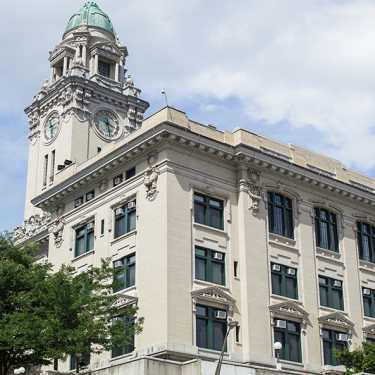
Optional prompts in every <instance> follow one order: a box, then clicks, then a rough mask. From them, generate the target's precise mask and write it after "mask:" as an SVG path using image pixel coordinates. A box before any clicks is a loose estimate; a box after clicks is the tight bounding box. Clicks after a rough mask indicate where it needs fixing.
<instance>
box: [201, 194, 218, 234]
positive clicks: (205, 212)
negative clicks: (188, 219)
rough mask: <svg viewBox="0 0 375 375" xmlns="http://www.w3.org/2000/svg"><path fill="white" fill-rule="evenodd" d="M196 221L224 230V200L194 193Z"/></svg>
mask: <svg viewBox="0 0 375 375" xmlns="http://www.w3.org/2000/svg"><path fill="white" fill-rule="evenodd" d="M194 221H195V222H196V223H199V224H203V225H207V226H209V227H213V228H216V229H220V230H224V201H223V200H221V199H216V198H212V197H209V196H207V195H203V194H200V193H194Z"/></svg>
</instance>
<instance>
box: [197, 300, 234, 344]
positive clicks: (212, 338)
mask: <svg viewBox="0 0 375 375" xmlns="http://www.w3.org/2000/svg"><path fill="white" fill-rule="evenodd" d="M218 314H223V318H222V319H220V318H218ZM226 314H227V312H226V311H225V310H223V309H217V308H214V307H209V306H203V305H197V310H196V340H197V346H198V347H199V348H205V349H211V350H217V351H221V349H222V347H223V343H224V338H225V335H226V332H227V318H226ZM224 350H226V348H224Z"/></svg>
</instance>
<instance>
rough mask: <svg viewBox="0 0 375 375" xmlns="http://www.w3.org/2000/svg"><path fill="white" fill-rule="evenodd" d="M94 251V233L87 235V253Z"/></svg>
mask: <svg viewBox="0 0 375 375" xmlns="http://www.w3.org/2000/svg"><path fill="white" fill-rule="evenodd" d="M93 249H94V232H90V233H88V234H87V249H86V251H91V250H93Z"/></svg>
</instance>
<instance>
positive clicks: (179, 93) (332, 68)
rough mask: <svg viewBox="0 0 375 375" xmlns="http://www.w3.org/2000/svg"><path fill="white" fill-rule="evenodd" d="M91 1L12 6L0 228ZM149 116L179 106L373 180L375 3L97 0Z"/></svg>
mask: <svg viewBox="0 0 375 375" xmlns="http://www.w3.org/2000/svg"><path fill="white" fill-rule="evenodd" d="M81 3H83V0H48V1H47V0H33V1H25V0H12V1H7V2H3V3H2V4H1V13H2V15H3V16H2V20H1V23H0V45H1V46H2V54H1V57H0V88H1V89H0V131H1V133H0V194H1V197H2V199H1V201H0V232H1V231H3V230H8V229H12V228H14V226H15V225H17V224H19V223H21V222H22V221H23V208H24V195H25V185H26V170H27V147H28V141H27V121H26V117H25V115H24V113H23V109H24V108H25V107H26V106H27V105H29V104H30V103H31V100H32V98H33V96H34V95H35V93H36V92H37V90H38V89H39V88H40V87H41V85H42V83H43V81H44V80H45V79H48V77H49V66H48V52H49V51H50V50H52V49H53V48H54V46H55V45H56V44H57V43H59V41H60V40H61V37H62V34H63V31H64V28H65V26H66V23H67V21H68V19H69V17H70V16H71V15H72V14H73V13H74V12H75V11H76V10H77V9H78V8H79V7H80V5H81ZM98 4H99V5H100V6H101V8H102V9H103V10H104V11H106V12H107V13H108V14H109V15H110V17H111V19H112V22H113V24H114V26H115V29H116V31H117V34H118V35H119V38H120V40H121V41H122V42H123V43H124V44H125V45H126V46H127V47H128V50H129V53H130V56H129V59H128V69H129V73H131V74H132V76H133V78H134V81H135V83H136V85H137V86H138V87H140V88H141V89H142V90H143V98H144V99H146V100H148V101H149V102H150V103H151V107H150V110H149V113H152V112H153V111H156V110H157V109H159V108H160V107H162V106H163V105H164V103H163V98H162V96H161V94H160V92H161V90H162V88H165V89H166V90H167V93H168V98H169V104H170V105H172V106H174V107H177V108H179V109H181V110H183V111H185V112H186V113H187V115H188V116H189V117H190V118H192V119H194V120H196V121H200V122H203V123H207V124H214V125H216V126H217V127H218V128H219V129H223V130H224V129H225V130H229V131H231V130H233V129H234V128H235V127H243V128H247V129H249V130H251V131H253V132H256V133H259V134H262V135H265V136H268V137H271V138H273V139H276V140H278V141H280V142H283V143H291V144H296V145H300V146H303V147H306V148H309V149H311V150H314V151H316V152H320V153H323V154H326V155H328V156H331V157H333V158H335V159H338V160H340V161H342V162H343V163H344V164H345V165H347V166H348V167H349V168H352V169H355V170H358V171H360V172H362V173H365V174H367V175H371V176H375V2H374V1H373V0H371V1H369V0H340V1H338V0H304V1H301V0H232V1H227V0H189V1H176V0H98Z"/></svg>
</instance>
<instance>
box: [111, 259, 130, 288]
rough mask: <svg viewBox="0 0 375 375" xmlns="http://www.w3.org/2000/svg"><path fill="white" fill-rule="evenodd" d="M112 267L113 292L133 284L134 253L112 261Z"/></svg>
mask: <svg viewBox="0 0 375 375" xmlns="http://www.w3.org/2000/svg"><path fill="white" fill-rule="evenodd" d="M113 267H114V268H115V275H114V287H113V291H114V292H115V293H116V292H118V291H120V290H123V289H126V288H129V287H131V286H133V285H135V254H132V255H129V256H127V257H125V258H122V259H120V260H118V261H116V262H114V263H113Z"/></svg>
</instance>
